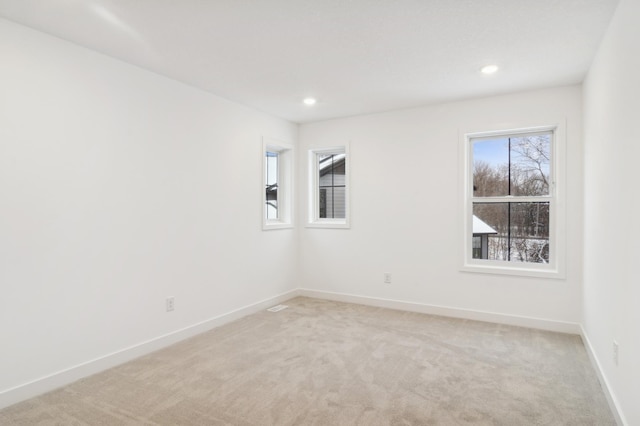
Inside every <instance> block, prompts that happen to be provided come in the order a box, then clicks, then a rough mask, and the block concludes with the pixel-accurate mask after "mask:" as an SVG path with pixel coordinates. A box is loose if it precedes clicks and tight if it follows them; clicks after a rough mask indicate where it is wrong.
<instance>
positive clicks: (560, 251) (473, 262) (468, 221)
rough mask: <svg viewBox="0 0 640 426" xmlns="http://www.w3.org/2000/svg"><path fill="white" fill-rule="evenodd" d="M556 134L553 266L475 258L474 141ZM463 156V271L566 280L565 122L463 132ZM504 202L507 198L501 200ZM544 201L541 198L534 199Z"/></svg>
mask: <svg viewBox="0 0 640 426" xmlns="http://www.w3.org/2000/svg"><path fill="white" fill-rule="evenodd" d="M545 131H552V132H553V143H552V145H551V149H552V162H551V165H550V167H551V175H552V179H553V181H552V183H551V188H550V192H551V193H550V194H549V197H547V198H548V199H549V200H550V212H549V219H550V222H551V223H550V229H549V246H550V247H549V252H550V260H549V264H546V265H545V264H537V263H524V262H523V263H516V262H505V261H492V260H486V259H473V257H472V256H473V248H472V244H471V241H472V239H471V237H472V235H473V224H472V221H473V218H472V212H473V172H472V170H473V167H472V166H473V164H472V155H471V153H472V150H471V141H472V140H473V139H477V138H482V137H490V136H502V135H517V134H525V133H535V132H545ZM460 141H461V149H460V157H461V161H460V164H461V169H462V173H461V176H462V179H461V185H460V187H461V188H460V193H461V194H462V209H461V211H462V214H463V216H462V218H461V221H462V223H463V227H462V228H463V232H461V234H462V238H461V251H462V254H461V258H462V259H463V262H462V267H461V271H463V272H477V273H488V274H500V275H517V276H525V277H543V278H554V279H564V278H565V265H566V256H565V250H566V244H565V241H566V231H565V229H566V227H565V222H566V220H565V185H566V184H565V182H566V179H565V177H566V145H567V141H566V124H565V120H556V124H553V125H542V126H531V125H529V126H513V127H511V128H506V129H505V128H500V129H498V128H497V127H494V129H493V130H489V131H486V130H485V131H461V132H460ZM499 198H500V199H502V200H503V199H504V198H503V197H499ZM513 198H514V199H517V200H522V201H525V202H526V201H530V200H529V199H528V197H513ZM534 198H535V199H536V200H540V197H534Z"/></svg>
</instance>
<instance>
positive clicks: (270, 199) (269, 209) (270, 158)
mask: <svg viewBox="0 0 640 426" xmlns="http://www.w3.org/2000/svg"><path fill="white" fill-rule="evenodd" d="M265 161H266V167H265V174H266V176H265V182H266V188H265V191H266V194H265V195H266V196H265V200H266V203H267V205H266V209H265V211H266V215H267V219H278V153H277V152H269V151H267V153H266V155H265Z"/></svg>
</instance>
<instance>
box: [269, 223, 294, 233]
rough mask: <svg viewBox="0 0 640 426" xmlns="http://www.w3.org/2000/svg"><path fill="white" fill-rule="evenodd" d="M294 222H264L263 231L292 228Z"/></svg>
mask: <svg viewBox="0 0 640 426" xmlns="http://www.w3.org/2000/svg"><path fill="white" fill-rule="evenodd" d="M293 227H294V226H293V223H285V222H268V223H263V224H262V230H263V231H274V230H276V229H292V228H293Z"/></svg>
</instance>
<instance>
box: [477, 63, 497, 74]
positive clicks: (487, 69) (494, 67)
mask: <svg viewBox="0 0 640 426" xmlns="http://www.w3.org/2000/svg"><path fill="white" fill-rule="evenodd" d="M496 71H498V66H497V65H486V66H484V67H482V68H480V72H481V73H482V74H493V73H495V72H496Z"/></svg>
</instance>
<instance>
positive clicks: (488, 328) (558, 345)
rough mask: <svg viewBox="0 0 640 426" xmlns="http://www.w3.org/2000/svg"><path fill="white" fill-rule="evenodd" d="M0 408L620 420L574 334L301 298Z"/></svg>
mask: <svg viewBox="0 0 640 426" xmlns="http://www.w3.org/2000/svg"><path fill="white" fill-rule="evenodd" d="M286 304H287V305H289V309H286V310H283V311H281V312H277V313H272V312H267V311H264V312H260V313H257V314H255V315H251V316H249V317H246V318H244V319H241V320H239V321H236V322H233V323H230V324H227V325H225V326H223V327H220V328H217V329H215V330H212V331H210V332H207V333H204V334H202V335H199V336H197V337H194V338H191V339H189V340H186V341H184V342H181V343H179V344H177V345H174V346H171V347H169V348H167V349H164V350H161V351H158V352H156V353H153V354H151V355H148V356H145V357H142V358H139V359H137V360H135V361H132V362H129V363H127V364H124V365H121V366H119V367H116V368H113V369H111V370H109V371H106V372H104V373H101V374H97V375H95V376H92V377H89V378H86V379H83V380H80V381H78V382H76V383H73V384H71V385H69V386H67V387H65V388H62V389H59V390H57V391H54V392H50V393H48V394H46V395H43V396H40V397H38V398H34V399H31V400H28V401H25V402H22V403H20V404H17V405H14V406H12V407H8V408H6V409H4V410H2V411H0V424H2V425H120V424H127V425H128V424H131V425H261V426H262V425H367V426H369V425H447V426H448V425H467V424H473V425H509V426H518V425H580V426H584V425H597V426H602V425H615V421H614V419H613V416H612V414H611V412H610V410H609V408H608V406H607V402H606V400H605V397H604V394H603V392H602V389H601V388H600V385H599V383H598V380H597V378H596V375H595V373H594V371H593V368H592V366H591V364H590V363H589V360H588V358H587V354H586V352H585V349H584V346H583V344H582V341H581V339H580V337H579V336H574V335H566V334H559V333H551V332H544V331H538V330H531V329H527V328H518V327H510V326H505V325H498V324H490V323H483V322H475V321H467V320H458V319H451V318H443V317H437V316H430V315H423V314H416V313H409V312H401V311H394V310H389V309H381V308H372V307H367V306H360V305H354V304H346V303H338V302H330V301H324V300H317V299H310V298H302V297H299V298H295V299H292V300H290V301H289V302H286Z"/></svg>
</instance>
